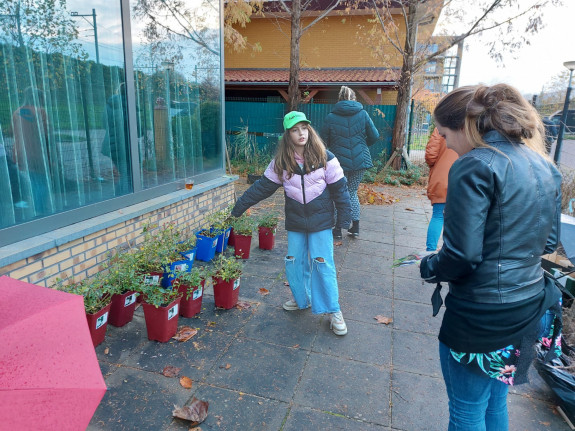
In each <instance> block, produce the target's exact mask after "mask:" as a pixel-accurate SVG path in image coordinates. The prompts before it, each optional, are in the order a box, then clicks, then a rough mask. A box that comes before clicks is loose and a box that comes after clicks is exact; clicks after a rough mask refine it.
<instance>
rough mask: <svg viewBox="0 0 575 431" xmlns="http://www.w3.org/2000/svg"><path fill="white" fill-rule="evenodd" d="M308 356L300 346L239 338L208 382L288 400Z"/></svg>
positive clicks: (210, 375) (211, 374)
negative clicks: (286, 345) (292, 346)
mask: <svg viewBox="0 0 575 431" xmlns="http://www.w3.org/2000/svg"><path fill="white" fill-rule="evenodd" d="M307 356H308V352H306V351H304V350H301V349H298V348H289V347H284V346H279V345H277V344H276V345H272V344H267V343H263V342H261V341H256V340H250V339H245V338H243V339H236V340H235V341H234V342H233V343H232V345H231V346H230V347H229V348H228V350H227V351H226V352H225V353H224V355H223V356H222V357H221V359H220V360H219V362H220V365H219V366H216V367H215V368H214V369H213V370H212V371H211V372H210V373H209V374H208V376H207V377H206V379H205V382H206V383H208V384H213V385H215V386H219V387H225V388H228V389H234V390H237V391H241V392H245V393H250V394H253V395H257V396H260V397H266V398H271V399H275V400H280V401H286V402H289V401H290V400H291V399H292V397H293V393H294V389H295V387H296V385H297V383H298V380H299V376H300V373H301V371H300V370H301V369H302V368H303V367H304V363H305V361H306V358H307ZM227 364H229V365H230V367H227Z"/></svg>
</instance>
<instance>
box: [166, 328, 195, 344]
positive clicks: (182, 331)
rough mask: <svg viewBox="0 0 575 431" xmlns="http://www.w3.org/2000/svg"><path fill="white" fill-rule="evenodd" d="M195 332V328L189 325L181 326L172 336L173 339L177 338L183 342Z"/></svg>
mask: <svg viewBox="0 0 575 431" xmlns="http://www.w3.org/2000/svg"><path fill="white" fill-rule="evenodd" d="M197 333H198V330H197V329H194V328H191V327H189V326H182V327H180V328H179V329H178V332H177V333H176V335H174V336H173V337H172V338H173V339H174V340H178V341H179V342H180V343H183V342H184V341H188V340H189V339H190V338H192V337H193V336H194V335H196V334H197Z"/></svg>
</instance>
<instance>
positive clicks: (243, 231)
mask: <svg viewBox="0 0 575 431" xmlns="http://www.w3.org/2000/svg"><path fill="white" fill-rule="evenodd" d="M231 225H232V227H233V228H234V234H236V235H245V236H251V235H252V233H253V231H254V229H255V228H256V222H255V220H254V218H253V217H252V216H250V215H249V214H248V213H247V212H245V213H244V214H242V215H241V216H239V217H232V218H231Z"/></svg>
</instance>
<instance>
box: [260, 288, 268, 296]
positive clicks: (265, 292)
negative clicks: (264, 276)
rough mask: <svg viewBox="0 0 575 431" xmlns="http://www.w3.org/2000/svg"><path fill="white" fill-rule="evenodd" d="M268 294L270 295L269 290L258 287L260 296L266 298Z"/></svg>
mask: <svg viewBox="0 0 575 431" xmlns="http://www.w3.org/2000/svg"><path fill="white" fill-rule="evenodd" d="M269 294H270V291H269V290H267V289H266V288H264V287H260V295H262V296H266V295H269Z"/></svg>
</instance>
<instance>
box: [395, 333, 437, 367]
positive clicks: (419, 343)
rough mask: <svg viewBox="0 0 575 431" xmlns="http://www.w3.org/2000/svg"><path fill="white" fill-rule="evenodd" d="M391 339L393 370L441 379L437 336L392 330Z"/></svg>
mask: <svg viewBox="0 0 575 431" xmlns="http://www.w3.org/2000/svg"><path fill="white" fill-rule="evenodd" d="M392 337H393V368H394V370H398V371H408V372H410V373H417V374H422V375H427V376H431V377H442V374H441V365H440V363H439V341H438V340H437V336H435V335H427V334H417V333H415V332H408V331H397V330H394V331H393V335H392Z"/></svg>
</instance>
